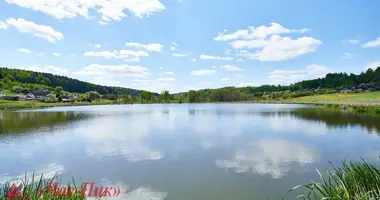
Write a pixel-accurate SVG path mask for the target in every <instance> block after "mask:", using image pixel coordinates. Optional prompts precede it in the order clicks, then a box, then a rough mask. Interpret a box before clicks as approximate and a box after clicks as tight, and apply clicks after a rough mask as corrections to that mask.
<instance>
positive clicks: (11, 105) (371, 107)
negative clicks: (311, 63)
mask: <svg viewBox="0 0 380 200" xmlns="http://www.w3.org/2000/svg"><path fill="white" fill-rule="evenodd" d="M293 100H294V99H292V100H282V101H239V102H199V103H188V102H187V103H177V102H173V103H165V104H300V105H304V104H305V105H313V106H323V107H327V108H334V109H336V110H338V111H341V112H347V111H348V112H352V113H355V114H360V115H376V116H380V102H379V103H378V102H363V101H361V102H307V101H300V102H298V101H297V102H295V101H293ZM133 104H161V103H133ZM97 105H132V104H126V103H119V102H110V101H99V102H91V103H90V102H74V103H73V102H70V103H63V102H59V103H58V102H57V103H43V102H37V101H28V102H22V103H20V102H7V103H0V110H20V109H35V108H36V109H38V108H51V107H66V106H97Z"/></svg>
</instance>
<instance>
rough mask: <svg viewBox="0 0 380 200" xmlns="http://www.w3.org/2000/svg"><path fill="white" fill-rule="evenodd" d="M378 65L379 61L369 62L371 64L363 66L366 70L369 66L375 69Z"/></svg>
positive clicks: (379, 64) (379, 65)
mask: <svg viewBox="0 0 380 200" xmlns="http://www.w3.org/2000/svg"><path fill="white" fill-rule="evenodd" d="M378 67H380V61H377V62H373V63H371V64H369V65H367V66H365V69H366V70H367V69H369V68H371V69H373V70H375V69H377V68H378Z"/></svg>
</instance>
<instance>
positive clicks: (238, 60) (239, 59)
mask: <svg viewBox="0 0 380 200" xmlns="http://www.w3.org/2000/svg"><path fill="white" fill-rule="evenodd" d="M243 61H244V60H243V59H242V58H238V59H236V62H243Z"/></svg>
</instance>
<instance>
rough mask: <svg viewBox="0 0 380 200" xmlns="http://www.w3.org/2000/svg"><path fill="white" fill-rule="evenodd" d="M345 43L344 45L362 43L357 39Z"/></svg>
mask: <svg viewBox="0 0 380 200" xmlns="http://www.w3.org/2000/svg"><path fill="white" fill-rule="evenodd" d="M343 43H344V44H359V43H360V40H357V39H349V40H344V41H343Z"/></svg>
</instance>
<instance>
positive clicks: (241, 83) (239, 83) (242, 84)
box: [237, 81, 257, 87]
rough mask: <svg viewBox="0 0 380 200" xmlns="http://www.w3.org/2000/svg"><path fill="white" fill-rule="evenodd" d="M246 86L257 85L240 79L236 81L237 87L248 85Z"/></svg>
mask: <svg viewBox="0 0 380 200" xmlns="http://www.w3.org/2000/svg"><path fill="white" fill-rule="evenodd" d="M248 86H257V84H256V83H253V82H246V81H240V82H238V83H237V87H248Z"/></svg>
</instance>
